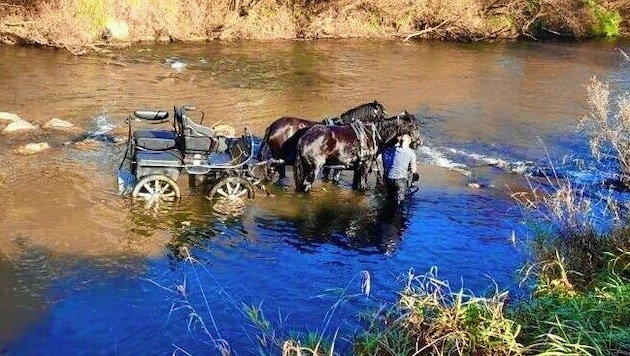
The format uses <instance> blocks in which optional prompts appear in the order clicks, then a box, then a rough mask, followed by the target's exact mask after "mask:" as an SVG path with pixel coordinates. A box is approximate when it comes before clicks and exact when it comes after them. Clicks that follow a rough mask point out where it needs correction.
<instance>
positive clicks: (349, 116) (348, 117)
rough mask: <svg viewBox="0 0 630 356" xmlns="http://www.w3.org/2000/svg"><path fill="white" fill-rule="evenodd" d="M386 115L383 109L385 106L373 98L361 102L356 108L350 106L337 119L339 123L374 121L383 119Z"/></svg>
mask: <svg viewBox="0 0 630 356" xmlns="http://www.w3.org/2000/svg"><path fill="white" fill-rule="evenodd" d="M386 117H387V112H386V111H385V106H383V104H381V103H379V102H378V101H376V100H374V102H372V103H365V104H361V105H359V106H357V107H356V108H352V109H350V110H348V111H346V112H344V113H343V114H341V115H339V119H338V120H337V121H338V123H340V124H349V123H351V122H353V121H356V120H359V121H367V122H375V121H379V120H383V119H385V118H386Z"/></svg>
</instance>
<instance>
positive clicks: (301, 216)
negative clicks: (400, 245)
mask: <svg viewBox="0 0 630 356" xmlns="http://www.w3.org/2000/svg"><path fill="white" fill-rule="evenodd" d="M256 210H257V217H256V223H257V226H258V227H259V228H260V229H264V230H268V231H270V232H272V233H275V234H277V236H278V237H279V238H281V239H282V240H283V241H284V242H286V243H287V244H289V245H291V246H293V247H294V248H295V249H296V250H297V251H300V252H302V253H315V252H317V251H318V249H319V247H320V246H321V245H323V244H332V245H334V246H336V247H337V248H340V249H342V250H348V251H356V252H357V253H359V254H368V255H369V254H383V253H391V252H393V249H394V246H395V245H396V242H397V241H398V240H399V239H400V236H401V235H402V233H403V231H404V229H405V226H406V222H405V219H406V213H404V212H400V211H397V210H396V209H393V208H392V207H391V206H387V205H386V204H384V203H383V199H382V196H381V193H380V192H366V193H357V192H352V191H349V190H348V189H346V187H336V186H333V185H330V184H323V187H322V188H320V189H319V190H318V191H315V192H312V193H311V194H309V195H301V194H299V195H296V194H294V193H283V194H279V195H277V196H276V197H274V198H272V199H268V200H264V201H260V202H257V204H256Z"/></svg>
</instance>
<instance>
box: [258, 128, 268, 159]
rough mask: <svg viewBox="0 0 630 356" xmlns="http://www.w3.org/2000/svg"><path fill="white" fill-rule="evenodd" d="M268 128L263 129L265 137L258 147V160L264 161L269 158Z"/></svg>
mask: <svg viewBox="0 0 630 356" xmlns="http://www.w3.org/2000/svg"><path fill="white" fill-rule="evenodd" d="M269 131H270V130H269V127H267V129H265V137H264V138H263V140H262V143H261V145H260V150H259V151H258V160H259V161H264V160H267V159H268V158H269Z"/></svg>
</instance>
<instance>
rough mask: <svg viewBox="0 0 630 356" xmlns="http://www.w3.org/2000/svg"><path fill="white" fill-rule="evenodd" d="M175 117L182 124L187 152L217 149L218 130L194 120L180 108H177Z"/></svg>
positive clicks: (182, 135)
mask: <svg viewBox="0 0 630 356" xmlns="http://www.w3.org/2000/svg"><path fill="white" fill-rule="evenodd" d="M175 118H176V120H177V121H178V123H179V125H180V130H181V133H180V134H181V140H182V145H183V147H182V148H183V150H184V152H186V153H195V152H200V153H208V152H213V151H215V150H216V149H217V147H218V145H219V141H218V139H217V137H216V132H215V131H214V130H213V129H212V128H210V127H207V126H203V125H200V124H197V123H196V122H194V121H193V120H192V119H191V118H190V117H188V116H187V115H185V114H184V113H183V112H182V110H181V109H180V108H175Z"/></svg>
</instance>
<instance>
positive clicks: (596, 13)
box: [585, 0, 621, 37]
mask: <svg viewBox="0 0 630 356" xmlns="http://www.w3.org/2000/svg"><path fill="white" fill-rule="evenodd" d="M585 2H586V5H587V6H588V8H589V9H590V11H591V13H592V14H593V17H595V19H596V22H595V24H594V26H593V34H594V35H595V36H606V37H613V36H618V35H619V25H620V24H621V15H620V14H619V12H618V11H615V10H608V9H606V8H604V7H603V6H602V5H600V4H598V3H597V2H595V0H586V1H585Z"/></svg>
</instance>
